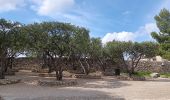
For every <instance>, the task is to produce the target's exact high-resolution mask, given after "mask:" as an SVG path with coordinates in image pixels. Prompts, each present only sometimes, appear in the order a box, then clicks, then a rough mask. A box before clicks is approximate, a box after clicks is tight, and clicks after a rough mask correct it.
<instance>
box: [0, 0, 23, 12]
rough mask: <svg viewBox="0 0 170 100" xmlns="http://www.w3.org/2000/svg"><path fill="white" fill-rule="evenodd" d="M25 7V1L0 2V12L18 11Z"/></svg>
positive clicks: (1, 0)
mask: <svg viewBox="0 0 170 100" xmlns="http://www.w3.org/2000/svg"><path fill="white" fill-rule="evenodd" d="M24 5H25V0H0V12H7V11H11V10H16V9H17V8H19V7H22V6H24Z"/></svg>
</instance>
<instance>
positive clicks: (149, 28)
mask: <svg viewBox="0 0 170 100" xmlns="http://www.w3.org/2000/svg"><path fill="white" fill-rule="evenodd" d="M153 31H156V32H158V31H159V29H158V28H157V26H156V23H147V24H145V25H144V26H142V27H140V28H139V29H138V31H137V32H136V33H140V34H150V33H151V32H153Z"/></svg>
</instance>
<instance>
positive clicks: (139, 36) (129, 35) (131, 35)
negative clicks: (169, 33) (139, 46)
mask: <svg viewBox="0 0 170 100" xmlns="http://www.w3.org/2000/svg"><path fill="white" fill-rule="evenodd" d="M153 31H156V32H158V31H159V30H158V28H157V26H156V24H155V23H147V24H145V25H144V26H141V27H139V29H138V30H137V31H136V32H125V31H123V32H113V33H107V34H106V35H105V36H104V37H103V38H102V43H104V44H105V43H107V42H110V41H113V40H118V41H148V40H152V37H151V35H150V33H151V32H153Z"/></svg>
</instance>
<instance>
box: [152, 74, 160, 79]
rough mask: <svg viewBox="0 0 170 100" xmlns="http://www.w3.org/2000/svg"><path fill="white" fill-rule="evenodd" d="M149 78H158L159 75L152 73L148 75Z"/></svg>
mask: <svg viewBox="0 0 170 100" xmlns="http://www.w3.org/2000/svg"><path fill="white" fill-rule="evenodd" d="M150 76H151V77H152V78H158V77H160V74H159V73H152V74H150Z"/></svg>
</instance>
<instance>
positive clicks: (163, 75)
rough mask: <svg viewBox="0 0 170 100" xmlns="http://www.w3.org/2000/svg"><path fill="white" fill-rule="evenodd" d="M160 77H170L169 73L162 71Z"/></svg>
mask: <svg viewBox="0 0 170 100" xmlns="http://www.w3.org/2000/svg"><path fill="white" fill-rule="evenodd" d="M161 77H162V78H170V73H162V74H161Z"/></svg>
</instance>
